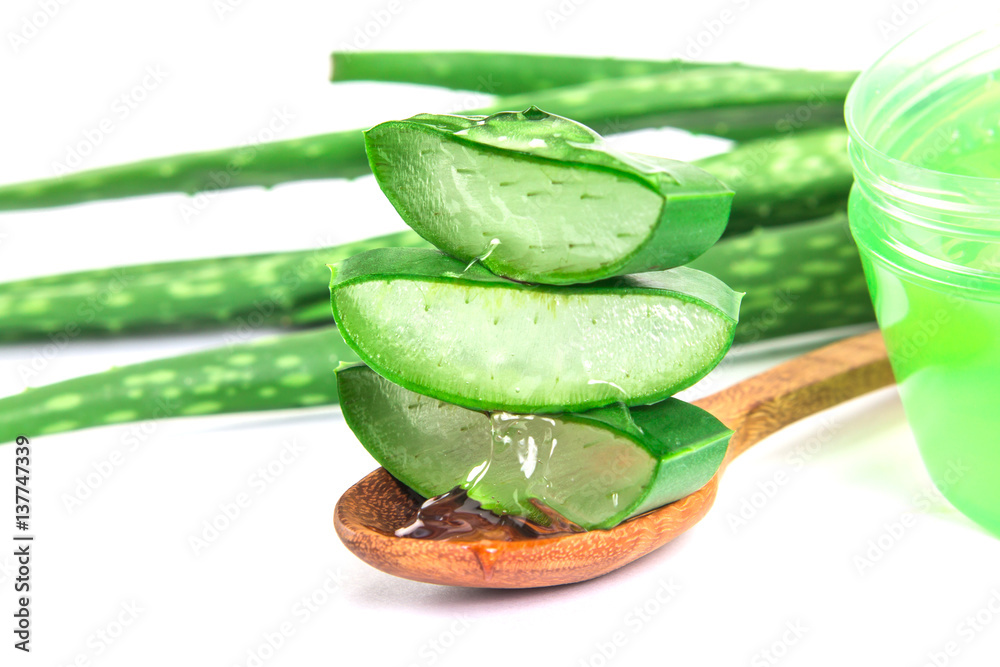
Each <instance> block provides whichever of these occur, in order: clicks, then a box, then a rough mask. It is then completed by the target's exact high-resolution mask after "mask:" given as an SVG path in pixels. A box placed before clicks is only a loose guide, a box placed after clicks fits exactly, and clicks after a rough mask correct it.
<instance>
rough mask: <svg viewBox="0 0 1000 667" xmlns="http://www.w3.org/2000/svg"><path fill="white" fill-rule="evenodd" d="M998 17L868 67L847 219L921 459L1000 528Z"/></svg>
mask: <svg viewBox="0 0 1000 667" xmlns="http://www.w3.org/2000/svg"><path fill="white" fill-rule="evenodd" d="M998 76H1000V27H998V26H991V27H987V28H983V29H980V30H979V31H977V32H975V33H973V34H968V32H967V29H966V32H965V33H964V34H963V33H962V32H960V31H957V30H956V29H954V28H951V27H944V28H942V27H937V26H935V27H929V28H924V29H923V30H921V31H918V32H917V33H915V34H914V35H913V36H911V37H910V38H908V39H907V40H905V41H903V42H902V43H900V44H899V45H898V46H896V47H895V48H894V49H893V50H891V51H890V52H889V53H888V54H886V55H885V56H884V57H883V58H882V59H881V60H879V61H878V62H877V63H876V64H875V65H873V66H872V67H871V68H870V69H869V70H867V71H866V72H864V73H863V74H862V75H861V77H860V78H859V79H858V81H857V83H856V84H855V85H854V88H853V89H852V90H851V93H850V96H849V98H848V102H847V110H846V113H847V121H848V127H849V129H850V133H851V149H850V153H851V160H852V163H853V166H854V171H855V177H856V180H855V185H854V189H853V191H852V193H851V199H850V219H851V228H852V231H853V233H854V236H855V238H856V239H857V241H858V246H859V248H860V249H861V255H862V261H863V264H864V268H865V275H866V277H867V280H868V286H869V289H870V292H871V296H872V301H873V303H874V305H875V310H876V315H877V317H878V321H879V325H880V326H881V328H882V332H883V334H884V337H885V341H886V346H887V347H888V350H889V356H890V359H891V361H892V365H893V369H894V371H895V373H896V378H897V380H898V383H899V390H900V394H901V396H902V400H903V405H904V408H905V410H906V414H907V418H908V420H909V422H910V425H911V426H912V428H913V433H914V436H915V437H916V440H917V443H918V445H919V447H920V452H921V455H922V456H923V459H924V463H925V464H926V466H927V469H928V471H929V472H930V475H931V477H932V478H933V479H934V482H935V484H936V485H937V486H938V488H939V489H940V490H941V492H942V493H943V494H944V495H945V496H946V497H947V498H948V499H949V500H950V501H951V502H952V503H953V504H954V505H955V507H957V508H958V509H959V510H960V511H962V512H963V513H964V514H966V515H967V516H968V517H970V518H971V519H973V520H974V521H976V522H978V523H979V524H981V525H982V526H984V527H985V528H987V529H989V530H990V531H991V532H993V533H996V534H998V535H1000V439H998V437H997V426H998V425H1000V83H998V81H997V79H998Z"/></svg>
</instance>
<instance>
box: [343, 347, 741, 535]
mask: <svg viewBox="0 0 1000 667" xmlns="http://www.w3.org/2000/svg"><path fill="white" fill-rule="evenodd" d="M337 386H338V389H339V391H340V396H341V409H342V410H343V413H344V419H345V420H346V421H347V424H348V426H350V427H351V430H353V431H354V433H355V435H356V436H357V437H358V440H360V441H361V444H362V445H364V447H365V449H367V450H368V452H369V453H370V454H371V455H372V456H373V457H374V458H375V460H376V461H378V462H379V464H380V465H382V466H383V467H384V468H385V469H386V470H388V471H389V473H390V474H392V475H393V476H394V477H395V478H396V479H398V480H400V481H401V482H403V483H404V484H406V485H407V486H409V487H410V488H412V489H413V490H415V491H416V492H417V493H419V494H420V495H422V496H424V497H432V496H436V495H440V494H443V493H446V492H448V491H450V490H452V489H454V488H455V487H462V488H464V489H467V490H468V494H469V497H470V498H472V499H474V500H478V501H479V502H480V503H481V504H482V505H483V507H485V508H486V509H489V510H492V511H493V512H495V513H497V514H516V515H520V516H526V517H529V518H533V519H536V520H542V521H543V522H544V516H540V513H539V512H538V510H537V509H536V507H535V506H534V505H533V504H532V503H531V502H530V500H532V499H535V500H538V501H541V502H542V503H543V504H545V505H547V506H548V507H550V508H552V509H554V510H555V511H556V512H558V513H559V514H561V515H562V516H563V517H565V518H567V519H569V520H570V521H572V522H573V523H576V524H578V525H580V526H582V527H583V528H587V529H598V528H612V527H614V526H616V525H617V524H619V523H621V522H622V521H624V520H625V519H627V518H629V517H632V516H636V515H638V514H642V513H643V512H646V511H648V510H650V509H654V508H656V507H660V506H662V505H666V504H667V503H671V502H673V501H675V500H679V499H681V498H683V497H685V496H687V495H690V494H691V493H694V492H695V491H697V490H698V489H700V488H701V487H702V486H704V485H705V484H706V483H707V482H708V481H709V480H710V479H711V478H712V476H713V475H714V474H715V473H716V471H717V470H718V468H719V465H720V464H721V463H722V459H723V457H724V456H725V453H726V446H727V444H728V442H729V437H730V436H731V435H732V431H730V430H729V429H727V428H726V427H725V426H724V425H723V424H722V423H721V422H720V421H719V420H717V419H716V418H715V417H713V416H712V415H711V414H709V413H708V412H706V411H704V410H702V409H701V408H698V407H695V406H693V405H689V404H687V403H684V402H683V401H679V400H677V399H666V400H664V401H661V402H659V403H656V404H653V405H648V406H642V407H636V408H631V409H627V408H621V407H619V408H611V409H609V408H601V409H597V410H591V411H589V412H581V413H568V414H555V415H517V414H510V413H506V412H481V411H477V410H469V409H467V408H463V407H459V406H457V405H453V404H451V403H445V402H443V401H439V400H437V399H434V398H431V397H429V396H424V395H422V394H418V393H415V392H412V391H410V390H408V389H404V388H403V387H400V386H399V385H397V384H394V383H392V382H390V381H389V380H387V379H385V378H383V377H381V376H380V375H378V374H377V373H375V372H374V371H373V370H371V369H370V368H368V367H367V366H365V365H363V364H358V365H353V366H348V367H343V368H341V369H340V370H338V372H337ZM557 445H558V446H557Z"/></svg>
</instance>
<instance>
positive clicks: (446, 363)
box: [331, 248, 742, 412]
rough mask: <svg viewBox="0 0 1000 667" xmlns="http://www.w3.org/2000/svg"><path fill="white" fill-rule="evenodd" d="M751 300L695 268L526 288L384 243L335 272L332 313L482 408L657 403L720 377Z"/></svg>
mask: <svg viewBox="0 0 1000 667" xmlns="http://www.w3.org/2000/svg"><path fill="white" fill-rule="evenodd" d="M741 296H742V295H740V294H737V293H736V292H733V291H732V290H731V289H729V288H728V287H726V285H725V284H724V283H722V282H721V281H719V280H717V279H716V278H713V277H712V276H710V275H708V274H706V273H701V272H700V271H695V270H693V269H687V268H679V269H672V270H670V271H661V272H654V273H643V274H635V275H630V276H622V277H619V278H612V279H609V280H606V281H602V282H600V283H592V284H589V285H575V286H566V287H549V286H545V285H527V284H524V283H518V282H514V281H511V280H507V279H505V278H501V277H499V276H496V275H494V274H492V273H490V272H489V271H487V270H486V269H485V268H483V267H482V266H479V265H478V264H473V265H470V266H466V265H465V264H464V263H463V262H461V261H459V260H457V259H455V258H453V257H449V256H448V255H446V254H444V253H442V252H438V251H436V250H427V249H420V248H381V249H377V250H370V251H368V252H365V253H362V254H360V255H355V256H354V257H351V258H350V259H347V260H345V261H343V262H341V263H340V264H338V265H337V266H336V267H334V269H333V279H332V282H331V297H332V303H333V316H334V319H335V320H336V321H337V326H338V328H339V329H340V332H341V334H342V335H343V336H344V339H345V340H346V341H347V343H348V345H350V346H351V347H352V348H353V349H355V350H356V351H357V353H358V355H359V358H360V359H361V360H362V361H364V362H366V363H368V365H369V366H371V367H372V368H374V369H375V370H376V371H378V372H379V373H381V374H382V375H384V376H386V377H387V378H389V379H390V380H392V381H394V382H396V383H397V384H400V385H403V386H404V387H406V388H407V389H411V390H413V391H416V392H419V393H421V394H428V395H430V396H434V397H435V398H440V399H441V400H445V401H450V402H452V403H457V404H459V405H462V406H465V407H469V408H477V409H484V410H508V411H517V412H564V411H567V410H581V409H587V408H593V407H600V406H603V405H609V404H611V403H616V402H620V403H624V404H626V405H640V404H644V403H651V402H654V401H657V400H659V399H661V398H665V397H667V396H670V395H671V394H673V393H675V392H677V391H679V390H681V389H683V388H685V387H688V386H690V385H691V384H693V383H694V382H696V381H697V380H698V379H700V378H701V377H702V376H704V375H705V374H706V373H708V371H709V370H711V369H712V368H713V367H714V366H715V365H716V364H717V363H718V362H719V360H720V359H721V358H722V356H723V354H725V352H726V350H727V349H728V348H729V346H730V344H731V343H732V339H733V332H734V329H735V327H736V320H737V317H738V311H739V302H740V298H741Z"/></svg>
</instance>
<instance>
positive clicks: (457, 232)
mask: <svg viewBox="0 0 1000 667" xmlns="http://www.w3.org/2000/svg"><path fill="white" fill-rule="evenodd" d="M365 141H366V149H367V151H368V158H369V162H370V164H371V167H372V171H373V172H374V174H375V177H376V179H377V180H378V183H379V185H380V187H381V188H382V190H383V191H384V192H385V194H386V196H387V197H388V198H389V200H390V201H391V202H392V203H393V205H394V206H395V207H396V209H397V211H398V212H399V213H400V215H401V216H402V217H403V219H404V220H405V221H406V222H407V223H408V224H409V225H410V226H411V227H413V229H414V230H416V231H417V232H418V233H419V234H420V235H421V236H422V237H424V238H425V239H427V240H428V241H430V242H431V243H432V244H434V245H435V246H437V248H439V250H432V249H424V248H380V249H375V250H370V251H368V252H365V253H362V254H360V255H355V256H353V257H351V258H349V259H347V260H345V261H343V262H341V263H340V264H338V265H336V266H334V267H333V279H332V282H331V299H332V306H333V314H334V318H335V320H336V322H337V326H338V328H339V330H340V333H341V335H342V336H343V337H344V340H345V341H346V342H347V344H348V345H349V346H350V347H351V348H353V349H354V351H355V352H356V353H357V354H358V356H359V357H360V359H361V360H362V361H363V362H364V363H363V364H355V365H351V366H345V367H342V368H341V369H339V370H338V387H339V391H340V396H341V405H342V408H343V412H344V416H345V418H346V420H347V423H348V425H349V426H350V427H351V429H352V430H353V431H354V433H355V434H356V435H357V436H358V438H359V440H360V441H361V443H362V444H363V445H364V446H365V447H366V448H367V449H368V451H369V452H370V453H371V454H372V455H373V456H374V457H375V459H376V460H377V461H378V462H379V463H380V464H382V465H383V466H384V467H385V468H386V469H387V470H388V471H389V472H390V473H391V474H392V475H393V476H394V477H396V478H397V479H399V480H400V481H401V482H403V483H405V484H406V485H408V486H409V487H411V488H412V489H413V490H415V491H416V492H417V493H419V494H420V495H422V496H425V497H432V496H436V495H440V494H443V493H446V492H448V491H450V490H452V489H454V488H455V487H462V488H464V489H466V490H467V492H468V494H469V496H470V497H471V498H473V499H474V500H477V501H479V502H480V503H481V504H482V505H483V506H484V507H485V508H487V509H490V510H492V511H494V512H496V513H498V514H505V513H509V514H516V515H520V516H526V517H528V518H531V519H534V520H536V521H540V522H542V523H544V522H546V520H547V519H546V516H545V514H544V513H541V512H540V511H539V509H538V504H542V505H545V506H547V507H549V508H551V509H552V510H554V511H555V512H558V513H559V514H561V515H562V516H564V517H565V518H566V519H568V520H570V521H572V522H574V523H576V524H579V525H580V526H582V527H584V528H586V529H598V528H610V527H613V526H615V525H617V524H618V523H620V522H621V521H623V520H625V519H627V518H629V517H632V516H635V515H637V514H641V513H643V512H646V511H648V510H651V509H654V508H656V507H659V506H662V505H665V504H667V503H670V502H673V501H675V500H677V499H679V498H682V497H684V496H686V495H688V494H690V493H692V492H694V491H696V490H697V489H699V488H700V487H701V486H703V485H704V484H705V483H706V482H708V480H709V479H710V478H711V477H712V475H714V474H715V472H716V470H717V469H718V467H719V465H720V464H721V462H722V459H723V457H724V455H725V450H726V446H727V443H728V440H729V436H730V435H731V432H730V431H729V430H728V429H727V428H726V427H725V426H724V425H723V424H722V423H720V422H719V421H718V420H716V419H715V418H714V417H712V416H711V415H710V414H708V413H706V412H704V411H703V410H701V409H699V408H697V407H695V406H692V405H688V404H686V403H684V402H682V401H680V400H677V399H673V398H670V397H671V396H672V395H673V394H675V393H676V392H678V391H680V390H682V389H685V388H686V387H689V386H691V385H692V384H693V383H695V382H696V381H697V380H699V379H700V378H702V377H703V376H704V375H705V374H706V373H708V372H709V371H710V370H711V369H712V368H713V367H714V366H715V365H716V364H717V363H718V362H719V361H720V360H721V359H722V357H723V355H724V354H725V353H726V351H727V350H728V349H729V346H730V345H731V343H732V340H733V335H734V331H735V327H736V322H737V319H738V311H739V302H740V299H741V296H742V295H741V294H738V293H736V292H733V291H732V290H731V289H730V288H729V287H727V286H726V285H725V284H723V283H722V282H721V281H719V280H717V279H716V278H714V277H712V276H710V275H708V274H706V273H702V272H700V271H696V270H694V269H690V268H686V267H683V266H681V265H682V264H685V263H687V262H689V261H691V260H692V259H694V258H695V257H697V256H699V255H701V254H702V253H703V252H704V251H706V250H707V249H708V248H709V247H711V246H712V244H714V243H715V242H716V241H717V240H718V239H719V237H720V236H721V235H722V232H723V231H724V229H725V226H726V222H727V219H728V216H729V209H730V203H731V200H732V196H733V193H732V192H731V191H730V190H729V189H727V188H726V187H725V186H724V185H722V184H721V183H720V182H719V181H717V180H716V179H715V178H714V177H712V176H711V175H710V174H708V173H707V172H705V171H702V170H701V169H698V168H697V167H694V166H693V165H690V164H685V163H681V162H675V161H671V160H664V159H661V158H653V157H649V156H639V155H633V154H625V153H621V152H617V151H615V150H613V149H611V148H610V147H609V146H608V145H607V144H606V143H605V142H604V140H603V139H602V138H601V137H600V136H599V135H597V134H596V133H594V132H593V131H592V130H590V129H589V128H587V127H585V126H583V125H580V124H578V123H575V122H573V121H571V120H568V119H565V118H561V117H559V116H553V115H550V114H547V113H545V112H543V111H540V110H539V109H536V108H530V109H528V110H526V111H524V112H519V113H510V112H504V113H498V114H495V115H492V116H471V117H465V116H450V115H429V114H422V115H419V116H415V117H413V118H410V119H407V120H404V121H393V122H388V123H383V124H380V125H377V126H376V127H374V128H372V129H371V130H369V131H368V132H367V133H366V136H365Z"/></svg>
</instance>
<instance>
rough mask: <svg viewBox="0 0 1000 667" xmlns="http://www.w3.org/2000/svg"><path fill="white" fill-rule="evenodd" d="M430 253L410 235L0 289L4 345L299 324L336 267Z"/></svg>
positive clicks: (21, 283) (97, 272) (113, 271)
mask: <svg viewBox="0 0 1000 667" xmlns="http://www.w3.org/2000/svg"><path fill="white" fill-rule="evenodd" d="M385 246H414V247H426V246H427V243H426V242H425V241H424V240H423V239H421V238H419V237H418V236H417V235H416V234H414V233H413V232H400V233H397V234H388V235H385V236H379V237H376V238H372V239H367V240H364V241H355V242H352V243H345V244H343V245H338V246H333V247H328V248H317V249H313V250H302V251H297V252H284V253H270V254H264V255H246V256H236V257H222V258H216V259H198V260H190V261H182V262H165V263H157V264H144V265H136V266H125V267H120V268H114V269H101V270H94V271H81V272H77V273H69V274H63V275H57V276H47V277H43V278H32V279H29V280H22V281H17V282H11V283H6V284H0V341H18V340H32V339H43V338H46V337H49V336H58V337H66V338H75V337H78V336H93V335H106V334H119V333H126V332H127V333H139V332H160V333H162V332H165V331H180V330H190V329H198V328H208V327H211V326H224V325H232V324H238V323H246V324H247V325H249V326H251V327H254V328H256V327H260V326H263V325H282V324H290V323H294V317H293V314H294V313H295V312H297V309H298V308H299V307H300V306H302V305H303V304H308V303H314V302H316V301H317V300H324V301H325V302H326V303H325V304H324V308H325V310H326V318H325V320H326V321H327V322H329V321H330V308H329V299H328V298H326V297H328V293H327V275H328V272H327V269H326V267H325V265H326V264H327V263H330V262H339V261H341V260H343V259H347V258H348V257H350V256H352V255H355V254H357V253H359V252H363V251H365V250H370V249H372V248H380V247H385Z"/></svg>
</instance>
